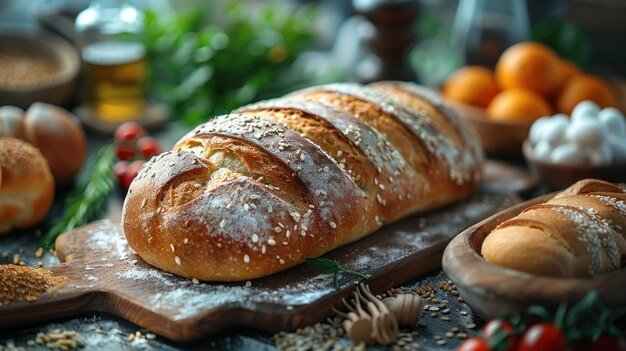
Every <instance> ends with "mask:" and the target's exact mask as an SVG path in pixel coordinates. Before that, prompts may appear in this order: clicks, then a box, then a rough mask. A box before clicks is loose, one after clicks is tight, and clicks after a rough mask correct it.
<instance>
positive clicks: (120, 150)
mask: <svg viewBox="0 0 626 351" xmlns="http://www.w3.org/2000/svg"><path fill="white" fill-rule="evenodd" d="M135 155H136V152H135V150H133V149H130V148H126V147H120V146H118V147H117V148H116V149H115V156H117V159H118V160H122V161H126V160H130V159H132V158H134V157H135Z"/></svg>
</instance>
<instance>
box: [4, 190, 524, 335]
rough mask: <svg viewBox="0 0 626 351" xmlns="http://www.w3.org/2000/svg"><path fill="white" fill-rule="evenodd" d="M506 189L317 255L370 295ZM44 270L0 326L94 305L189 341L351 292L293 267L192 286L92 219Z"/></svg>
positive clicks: (282, 326) (283, 320)
mask: <svg viewBox="0 0 626 351" xmlns="http://www.w3.org/2000/svg"><path fill="white" fill-rule="evenodd" d="M518 199H519V198H518V197H517V196H516V195H488V196H487V195H478V194H477V195H475V196H473V197H471V198H469V199H467V200H465V201H462V202H460V203H457V204H455V205H452V206H449V207H447V208H445V209H441V210H439V211H435V212H431V213H427V214H424V215H419V216H412V217H409V218H406V219H404V220H401V221H399V222H397V223H394V224H391V225H389V226H385V227H383V229H382V230H380V231H379V232H378V233H376V234H373V235H371V236H368V237H366V238H363V239H361V240H359V241H357V242H355V243H352V244H350V245H347V246H344V247H341V248H339V249H336V250H334V251H332V252H330V253H329V254H327V255H326V256H325V257H328V258H330V259H334V260H337V261H338V262H339V263H340V264H341V265H342V266H344V267H346V268H348V269H352V270H356V271H359V272H362V273H365V274H368V275H369V276H370V279H369V281H368V283H369V285H370V286H371V288H372V290H373V291H374V292H375V293H379V292H382V291H386V290H387V289H389V288H391V287H393V286H396V285H398V284H400V283H402V282H405V281H407V280H410V279H412V278H415V277H417V276H420V275H422V274H424V273H427V272H429V271H431V270H433V269H435V268H436V267H438V266H439V264H440V262H441V253H442V252H443V249H444V247H445V245H446V244H447V243H448V241H449V240H450V239H451V238H452V237H453V236H454V235H455V233H458V232H459V231H460V230H462V229H463V228H465V227H467V225H469V224H471V223H475V222H476V221H477V220H479V219H481V218H484V217H486V216H487V215H489V214H491V213H494V212H495V211H498V210H500V209H503V208H505V207H507V206H510V205H511V204H513V203H516V202H518ZM57 254H58V256H59V258H60V259H61V260H63V261H66V262H64V263H62V264H60V265H58V266H53V267H49V269H50V270H51V271H52V272H53V273H54V274H59V275H64V276H67V277H68V278H69V283H68V284H67V285H65V286H63V287H61V288H60V289H59V290H56V291H54V292H52V293H48V294H42V295H41V296H40V297H39V300H38V301H36V302H34V303H28V302H15V303H11V304H8V305H5V306H0V328H6V327H9V326H11V327H16V326H21V325H26V324H32V323H37V322H43V321H49V320H52V319H58V318H62V317H67V316H71V315H75V314H78V313H82V312H87V311H90V312H91V311H102V312H108V313H111V314H114V315H118V316H120V317H122V318H125V319H127V320H129V321H131V322H133V323H135V324H138V325H139V326H141V327H143V328H147V329H149V330H151V331H153V332H155V333H157V334H160V335H163V336H165V337H167V338H170V339H173V340H177V341H189V340H194V339H198V338H201V337H204V336H207V335H209V334H211V333H215V332H218V331H221V330H224V329H227V328H230V327H234V326H248V327H256V328H260V329H263V330H268V331H278V330H291V329H295V328H298V327H301V326H304V325H308V324H312V323H315V322H318V321H320V320H322V319H323V318H325V317H327V316H328V315H329V314H331V313H332V307H333V306H335V305H336V304H337V303H339V301H341V299H342V298H344V297H348V295H349V293H350V292H351V291H352V289H353V287H354V286H353V281H355V279H354V278H353V277H351V276H345V275H342V276H341V279H340V283H341V285H340V286H341V289H339V290H335V289H334V288H333V283H332V275H331V274H327V273H324V272H320V271H318V270H316V269H314V268H313V267H310V266H308V265H306V264H302V265H299V266H296V267H294V268H291V269H289V270H286V271H284V272H281V273H278V274H275V275H272V276H269V277H266V278H262V279H258V280H254V281H252V282H251V283H250V284H249V285H248V284H246V283H200V284H194V283H193V282H192V281H190V280H187V279H184V278H181V277H178V276H175V275H172V274H169V273H165V272H163V271H160V270H158V269H155V268H153V267H152V266H149V265H148V264H146V263H144V262H143V261H142V260H141V259H140V258H139V257H138V256H137V255H136V254H134V253H132V252H130V250H129V248H128V246H127V243H126V240H125V238H124V235H123V233H122V230H121V227H120V225H119V224H118V223H113V222H111V221H100V222H96V223H93V224H90V225H87V226H84V227H81V228H78V229H76V230H74V231H73V232H69V233H66V234H63V235H62V236H61V237H59V239H58V240H57Z"/></svg>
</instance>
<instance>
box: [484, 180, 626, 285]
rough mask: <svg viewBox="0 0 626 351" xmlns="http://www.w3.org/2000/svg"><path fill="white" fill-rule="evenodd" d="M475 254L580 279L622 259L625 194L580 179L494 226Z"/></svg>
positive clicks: (624, 252)
mask: <svg viewBox="0 0 626 351" xmlns="http://www.w3.org/2000/svg"><path fill="white" fill-rule="evenodd" d="M481 253H482V255H483V257H484V258H485V259H486V260H487V261H488V262H491V263H494V264H497V265H500V266H504V267H508V268H511V269H515V270H519V271H524V272H528V273H532V274H539V275H547V276H554V277H567V278H586V277H593V276H596V275H598V274H602V273H606V272H610V271H612V270H615V269H618V268H620V267H621V266H622V265H623V264H624V261H625V260H626V193H624V190H623V189H622V188H620V187H618V186H616V185H613V184H610V183H607V182H604V181H600V180H594V179H587V180H582V181H580V182H578V183H576V184H574V185H572V186H571V187H569V188H568V189H566V190H564V191H562V192H560V193H559V194H557V195H556V196H555V197H554V198H552V199H551V200H549V201H548V202H546V203H543V204H539V205H534V206H530V207H529V208H527V209H525V210H524V211H523V212H522V213H520V214H519V215H518V216H516V217H513V218H511V219H509V220H507V221H505V222H503V223H502V224H500V225H499V226H498V227H497V228H495V229H494V230H493V231H492V232H491V233H490V234H489V235H488V236H487V238H486V239H485V241H484V242H483V245H482V249H481Z"/></svg>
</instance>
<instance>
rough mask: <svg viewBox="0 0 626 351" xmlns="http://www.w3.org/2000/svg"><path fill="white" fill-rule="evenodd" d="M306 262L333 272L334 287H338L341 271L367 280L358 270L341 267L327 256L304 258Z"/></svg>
mask: <svg viewBox="0 0 626 351" xmlns="http://www.w3.org/2000/svg"><path fill="white" fill-rule="evenodd" d="M306 263H307V264H309V265H311V266H313V267H315V268H318V269H321V270H323V271H326V272H329V273H333V274H334V276H333V283H334V285H335V289H339V273H340V272H343V273H346V274H351V275H354V276H357V277H361V278H363V279H365V280H367V276H366V275H364V274H362V273H359V272H355V271H352V270H349V269H346V268H344V267H342V266H341V265H340V264H339V262H337V261H335V260H331V259H328V258H323V257H317V258H307V259H306Z"/></svg>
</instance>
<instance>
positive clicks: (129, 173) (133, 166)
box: [120, 160, 145, 190]
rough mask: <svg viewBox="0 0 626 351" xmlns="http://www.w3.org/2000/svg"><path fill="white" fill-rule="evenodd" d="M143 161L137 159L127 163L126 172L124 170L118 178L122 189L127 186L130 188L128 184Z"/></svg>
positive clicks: (125, 188)
mask: <svg viewBox="0 0 626 351" xmlns="http://www.w3.org/2000/svg"><path fill="white" fill-rule="evenodd" d="M144 163H145V161H144V160H137V161H133V162H131V163H130V164H129V165H128V168H127V169H126V172H124V174H123V175H122V178H121V179H120V184H121V185H122V188H124V190H128V188H130V184H131V183H132V182H133V179H135V177H136V176H137V174H138V173H139V170H140V169H141V167H143V164H144Z"/></svg>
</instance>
